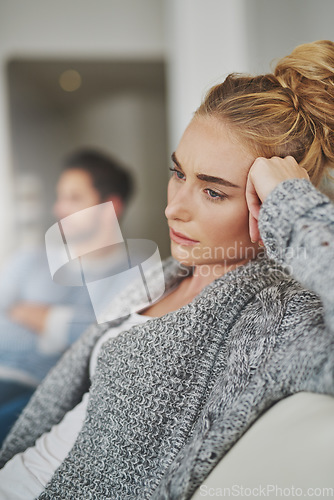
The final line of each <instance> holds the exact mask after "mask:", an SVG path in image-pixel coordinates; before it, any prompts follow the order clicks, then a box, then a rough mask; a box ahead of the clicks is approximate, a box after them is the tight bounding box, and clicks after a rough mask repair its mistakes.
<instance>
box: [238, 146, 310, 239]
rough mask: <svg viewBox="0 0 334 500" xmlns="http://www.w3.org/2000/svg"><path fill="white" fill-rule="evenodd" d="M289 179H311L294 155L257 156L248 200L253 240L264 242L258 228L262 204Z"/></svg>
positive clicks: (249, 179) (250, 229)
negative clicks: (282, 156) (280, 156)
mask: <svg viewBox="0 0 334 500" xmlns="http://www.w3.org/2000/svg"><path fill="white" fill-rule="evenodd" d="M287 179H309V176H308V174H307V172H306V170H305V169H304V168H302V167H300V166H299V165H298V163H297V162H296V160H295V159H294V158H293V157H292V156H286V157H285V158H279V157H278V156H274V157H273V158H269V159H268V158H256V160H255V161H254V163H253V165H252V166H251V168H250V170H249V172H248V178H247V185H246V200H247V205H248V209H249V234H250V238H251V240H252V241H253V242H255V241H258V242H259V243H260V244H262V240H261V238H260V232H259V228H258V218H259V212H260V208H261V204H262V203H263V202H264V200H265V199H266V198H267V196H268V195H269V193H271V191H272V190H273V189H274V188H275V187H276V186H277V185H278V184H280V183H281V182H283V181H285V180H287Z"/></svg>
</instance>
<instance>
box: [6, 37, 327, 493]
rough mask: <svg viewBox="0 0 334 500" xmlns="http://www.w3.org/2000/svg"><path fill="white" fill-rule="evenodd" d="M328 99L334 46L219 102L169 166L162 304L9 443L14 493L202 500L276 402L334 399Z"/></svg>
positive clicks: (231, 80) (223, 92) (92, 338)
mask: <svg viewBox="0 0 334 500" xmlns="http://www.w3.org/2000/svg"><path fill="white" fill-rule="evenodd" d="M333 94H334V44H333V43H332V42H327V41H321V42H315V43H313V44H306V45H302V46H300V47H297V49H295V51H294V52H293V53H292V54H291V56H288V57H286V58H284V59H283V60H281V61H280V62H279V64H278V66H277V68H276V70H275V73H274V74H271V75H265V76H261V77H256V78H250V77H249V78H248V77H238V76H233V75H232V76H230V77H228V78H227V79H226V80H225V82H224V83H223V84H221V85H218V86H216V87H214V88H213V89H211V90H210V91H209V93H208V95H207V97H206V99H205V101H204V103H203V104H202V105H201V106H200V108H199V109H198V110H197V112H196V113H195V116H194V118H193V120H192V121H191V123H190V125H189V127H188V128H187V130H186V131H185V134H184V135H183V137H182V139H181V142H180V144H179V146H178V148H177V150H176V152H175V153H174V154H173V156H172V157H173V168H172V171H173V173H172V178H171V180H170V183H169V188H168V206H167V209H166V216H167V219H168V224H169V227H170V236H171V247H172V255H173V257H174V259H171V260H169V261H167V262H166V263H165V266H164V270H165V281H166V293H165V295H164V296H163V298H162V299H161V300H160V301H159V302H157V303H156V304H153V305H152V306H151V307H150V308H148V309H146V310H144V311H140V314H138V313H137V314H134V315H132V316H130V317H127V318H124V317H123V318H122V319H120V320H119V321H118V322H113V323H112V324H109V325H107V326H106V327H105V328H104V329H99V328H96V327H92V328H91V329H90V330H89V331H87V332H86V334H85V335H84V336H83V337H82V338H81V340H80V341H78V342H77V343H76V344H75V346H74V347H73V348H72V349H71V350H70V351H68V352H67V353H66V355H65V356H64V358H63V359H62V360H61V362H60V363H59V364H58V366H57V367H56V368H55V369H54V370H53V371H52V373H51V374H50V375H49V376H48V377H47V379H46V380H45V381H44V382H43V384H42V385H41V386H40V387H39V389H38V390H37V392H36V394H35V396H34V397H33V400H32V401H31V402H30V404H29V405H28V406H27V408H26V409H25V410H24V412H23V414H22V415H21V417H20V419H19V421H18V422H17V423H16V425H15V426H14V428H13V430H12V432H11V434H10V435H9V437H8V438H7V440H6V442H5V445H4V448H3V450H2V457H1V458H2V461H3V463H4V462H6V461H8V460H9V459H10V458H11V457H13V456H14V455H15V454H17V455H15V456H14V458H13V459H12V460H10V461H9V462H8V463H7V465H6V466H5V467H4V469H3V471H2V472H1V473H0V484H1V485H2V486H1V488H2V492H8V491H11V492H15V494H17V496H16V497H15V496H14V495H12V497H11V498H13V499H14V498H33V497H34V495H35V496H37V495H38V494H39V493H40V492H42V491H43V490H44V487H45V490H44V492H43V493H41V495H40V496H39V498H41V499H47V498H48V499H51V498H52V499H54V498H61V499H66V498H96V499H98V498H99V499H100V498H112V499H134V498H138V499H144V498H155V499H161V498H173V499H178V500H179V499H182V498H190V497H191V495H192V493H193V492H194V490H195V489H196V487H198V486H199V485H200V484H201V482H202V481H203V480H204V479H205V477H206V476H207V475H208V473H209V472H210V470H211V469H212V468H213V467H214V466H215V465H216V463H217V462H218V461H219V459H220V458H221V457H222V456H224V454H225V453H226V452H227V451H228V450H229V448H230V447H231V446H232V445H233V444H234V443H235V442H236V441H237V440H238V438H239V437H241V435H242V434H243V433H244V432H245V431H246V430H247V428H248V427H249V426H250V425H251V424H252V423H253V422H254V421H255V419H256V418H257V417H258V416H259V415H260V414H261V413H263V412H264V411H265V410H266V409H267V408H269V407H270V406H271V405H272V404H274V403H275V402H276V401H278V400H280V399H282V398H284V397H286V396H288V395H290V394H293V393H295V392H299V391H313V392H322V393H329V394H334V380H333V378H334V375H333V373H334V354H333V351H334V350H333V347H334V335H333V331H332V327H331V325H333V324H334V323H333V319H334V318H333V316H334V312H333V304H334V297H333V291H332V290H334V287H333V286H332V287H331V284H332V285H333V284H334V273H333V271H332V269H330V267H329V263H330V259H331V257H333V245H334V236H333V226H334V209H333V206H332V204H331V203H330V201H329V200H328V199H327V198H326V197H325V196H324V195H322V194H320V193H319V192H318V191H317V190H316V189H315V188H314V187H313V186H312V185H311V183H310V181H309V180H308V178H310V179H311V181H312V182H313V183H314V184H317V183H318V182H319V180H320V178H321V177H322V176H323V174H324V173H325V170H326V168H327V165H329V164H330V163H331V162H333V160H334V153H333V149H334V141H333V132H332V130H333V118H332V117H333V116H334V113H333V111H334V110H333V106H334V99H333V97H334V95H333ZM282 181H284V182H282ZM261 203H263V204H262V206H261ZM260 206H261V209H260ZM263 245H264V246H265V250H263ZM267 254H268V255H267ZM268 256H269V257H271V258H272V259H273V260H270V259H269V258H268ZM280 264H283V265H284V266H285V267H286V266H288V268H289V270H290V271H291V272H292V273H293V274H294V276H295V277H296V278H297V279H298V280H300V281H301V282H303V284H304V285H305V287H306V288H304V287H303V286H302V284H301V283H300V282H299V281H296V280H295V279H294V278H293V277H291V276H290V275H289V272H288V271H287V270H286V269H285V267H281V265H280ZM325 273H326V274H325ZM154 275H155V272H154V271H152V279H153V280H154ZM325 283H326V286H325ZM309 288H311V289H313V290H314V291H315V292H316V293H318V294H319V295H320V296H321V299H322V301H321V300H320V298H319V297H318V296H317V295H316V294H315V293H313V292H312V291H310V290H309ZM124 300H126V301H128V302H129V301H130V302H132V303H138V304H140V302H141V297H140V292H138V288H137V287H136V286H134V287H133V289H131V290H129V291H127V293H126V294H123V295H122V296H120V297H119V298H118V301H115V302H114V303H113V306H112V307H113V308H114V309H115V310H116V311H119V312H120V315H121V311H122V303H123V302H124ZM139 323H141V324H139ZM132 325H135V326H132ZM106 331H108V333H107V336H108V335H109V337H113V338H111V339H109V340H108V341H106V342H104V340H105V338H106V337H104V339H103V340H101V337H102V335H103V334H104V333H105V332H106ZM120 332H121V333H120ZM98 339H100V340H99V341H98ZM97 341H98V343H97V345H98V346H99V347H101V344H102V347H101V349H100V351H99V353H97V349H96V348H95V350H94V353H93V356H92V359H91V353H92V350H93V348H94V345H95V344H96V342H97ZM96 358H97V359H96ZM89 364H90V366H89ZM89 371H90V374H91V385H90V389H89V392H88V393H86V394H85V392H86V391H87V390H88V387H89V384H90V382H89ZM81 398H83V399H82V402H81V403H80V400H81ZM73 408H74V409H73ZM72 409H73V411H71V410H72ZM63 417H64V418H63ZM55 424H56V425H55ZM52 425H55V426H54V427H53V428H52V430H51V431H50V429H51V427H52ZM49 431H50V432H49ZM43 433H46V434H44V435H43ZM39 436H41V437H40V438H39ZM37 438H39V440H38V441H37V444H36V445H35V446H34V443H35V440H36V439H37ZM64 442H68V446H67V447H66V445H65V444H64ZM28 446H32V448H31V449H30V450H27V451H25V452H24V453H19V452H23V451H24V450H26V448H27V447H28ZM50 463H51V466H50ZM57 467H58V468H57ZM56 469H57V470H56ZM13 477H19V478H20V481H19V484H17V485H16V484H14V483H13ZM11 481H12V482H11ZM28 487H29V488H30V489H29V488H28ZM6 488H7V490H6ZM10 488H11V489H10ZM34 488H35V489H34ZM20 489H22V490H23V493H22V495H21V496H20V491H19V490H20ZM0 491H1V490H0ZM28 491H30V492H31V493H30V494H29V493H28ZM2 494H3V497H5V493H2ZM24 495H25V496H24ZM29 495H30V496H29ZM0 498H1V496H0Z"/></svg>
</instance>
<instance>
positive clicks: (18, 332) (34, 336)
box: [0, 150, 133, 442]
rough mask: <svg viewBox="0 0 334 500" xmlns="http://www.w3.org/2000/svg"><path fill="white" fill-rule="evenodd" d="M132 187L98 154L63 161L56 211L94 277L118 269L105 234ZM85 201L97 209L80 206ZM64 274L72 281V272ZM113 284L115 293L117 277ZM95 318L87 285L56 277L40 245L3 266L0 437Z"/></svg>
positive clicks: (114, 223)
mask: <svg viewBox="0 0 334 500" xmlns="http://www.w3.org/2000/svg"><path fill="white" fill-rule="evenodd" d="M132 190H133V182H132V179H131V177H130V175H129V173H128V172H127V171H126V170H124V168H123V167H122V166H121V165H119V164H118V163H117V162H116V161H115V160H113V159H111V158H109V157H107V156H105V155H103V154H101V153H98V152H95V151H93V150H83V151H79V152H77V153H74V154H73V155H71V156H70V157H69V158H68V159H67V160H66V162H65V168H64V170H63V172H62V174H61V176H60V178H59V181H58V185H57V200H56V203H55V206H54V214H55V216H56V218H57V219H58V220H60V221H61V220H62V219H64V220H65V221H66V235H67V237H68V238H69V240H70V242H71V245H72V248H71V250H72V252H74V253H75V254H76V255H79V256H80V255H84V254H86V256H85V266H86V274H88V275H91V276H93V278H94V277H95V278H96V277H104V276H108V275H110V274H115V275H117V272H118V269H119V268H120V267H121V261H122V259H119V255H118V254H117V245H114V246H112V247H111V246H108V245H107V243H106V242H105V241H104V240H106V241H110V235H111V236H112V234H113V231H116V230H117V228H118V223H117V220H120V219H121V217H122V214H123V212H124V209H125V207H126V204H127V202H128V200H129V198H130V196H131V194H132ZM109 201H111V202H112V205H111V204H108V203H106V202H109ZM89 207H96V208H94V209H93V210H89V211H85V209H87V208H89ZM110 208H112V210H113V212H112V214H110ZM73 214H76V216H75V217H70V216H72V215H73ZM80 214H84V215H83V216H80ZM118 229H119V228H118ZM90 248H92V249H95V250H94V251H92V252H90V251H89V250H90ZM74 260H75V259H74ZM65 272H66V276H67V278H68V282H69V283H71V274H70V273H71V271H70V270H65ZM65 281H66V280H65ZM61 283H63V282H62V281H61ZM116 285H117V286H116V287H115V290H116V291H117V290H119V289H120V288H121V287H122V281H121V280H119V281H118V282H117V280H116ZM100 288H101V287H100ZM106 292H107V291H106V290H104V291H102V295H104V296H106ZM109 299H110V297H109V296H108V300H109ZM101 300H102V296H101ZM93 322H96V317H95V313H94V309H93V307H92V304H91V298H90V296H89V293H88V291H87V288H86V287H85V286H63V285H62V284H57V283H55V282H54V281H53V280H52V278H51V275H50V270H49V265H48V262H47V258H46V253H45V249H41V250H40V251H36V250H32V251H26V252H21V253H20V254H18V255H17V256H15V257H14V258H13V259H12V261H11V262H10V263H9V264H8V265H7V266H6V267H5V269H4V270H3V272H2V274H1V275H0V442H1V441H2V439H3V437H4V436H5V435H6V433H7V431H8V429H9V427H10V425H11V424H12V422H13V421H14V420H15V419H16V417H17V415H18V413H19V412H20V410H21V409H22V407H23V406H24V405H25V404H26V402H27V401H28V399H29V397H30V396H31V394H32V392H33V391H34V389H35V387H36V385H37V384H38V383H39V382H40V381H41V380H42V379H43V378H44V376H45V375H46V373H47V372H48V371H49V369H50V368H51V367H52V366H53V365H54V364H55V363H56V361H57V360H58V359H59V357H60V356H61V355H62V353H63V352H64V351H65V350H66V348H67V347H68V346H69V345H70V344H72V343H73V342H74V341H75V340H76V339H77V338H78V337H79V335H80V334H81V333H82V332H83V331H84V330H85V328H86V327H87V326H88V325H89V324H91V323H93Z"/></svg>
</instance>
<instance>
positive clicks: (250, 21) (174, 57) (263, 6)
mask: <svg viewBox="0 0 334 500" xmlns="http://www.w3.org/2000/svg"><path fill="white" fill-rule="evenodd" d="M165 9H166V11H165V26H166V28H165V29H166V50H167V57H168V61H169V79H168V88H169V97H170V106H169V122H170V146H171V148H172V149H173V148H175V146H176V145H177V143H178V141H179V139H180V137H181V134H182V132H183V130H184V128H185V127H186V125H187V124H188V122H189V120H190V119H191V116H192V113H193V112H194V111H195V109H196V108H197V107H198V105H199V103H200V101H201V98H202V97H203V95H204V94H205V91H206V90H207V89H208V88H209V87H210V86H211V85H212V84H214V83H215V82H217V81H221V80H222V79H223V78H224V76H226V74H228V73H230V72H244V73H247V72H249V73H262V72H268V71H269V70H270V63H271V61H272V60H273V59H274V58H278V57H282V56H284V55H286V54H288V53H289V52H290V51H291V50H292V49H293V48H294V47H295V46H296V45H299V44H301V43H305V42H310V41H313V40H317V39H330V40H334V21H333V19H334V2H333V0H317V1H314V0H166V2H165Z"/></svg>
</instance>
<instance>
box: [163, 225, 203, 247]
mask: <svg viewBox="0 0 334 500" xmlns="http://www.w3.org/2000/svg"><path fill="white" fill-rule="evenodd" d="M169 236H170V239H171V240H173V241H175V243H179V244H180V245H196V243H199V241H196V240H191V239H190V238H187V237H186V236H184V235H183V234H181V233H177V232H176V231H174V229H172V228H171V227H170V228H169Z"/></svg>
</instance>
